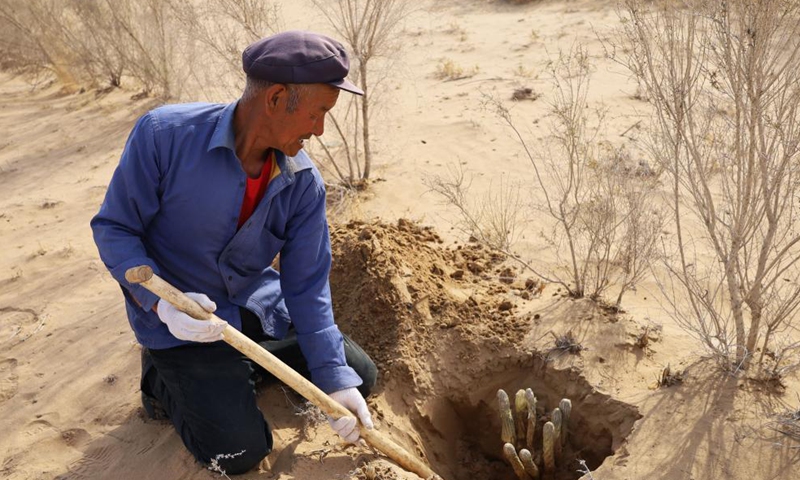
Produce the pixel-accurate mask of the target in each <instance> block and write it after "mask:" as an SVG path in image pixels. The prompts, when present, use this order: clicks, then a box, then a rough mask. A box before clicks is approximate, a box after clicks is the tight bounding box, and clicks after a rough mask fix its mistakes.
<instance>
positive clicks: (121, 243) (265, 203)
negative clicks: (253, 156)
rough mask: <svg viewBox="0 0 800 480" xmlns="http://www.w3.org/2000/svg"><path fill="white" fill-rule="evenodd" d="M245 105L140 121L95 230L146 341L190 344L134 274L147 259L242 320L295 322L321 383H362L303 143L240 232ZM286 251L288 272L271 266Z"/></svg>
mask: <svg viewBox="0 0 800 480" xmlns="http://www.w3.org/2000/svg"><path fill="white" fill-rule="evenodd" d="M235 108H236V103H232V104H229V105H220V104H201V103H195V104H182V105H171V106H165V107H161V108H158V109H155V110H153V111H151V112H149V113H147V114H145V115H144V116H143V117H142V118H140V119H139V121H138V122H137V123H136V126H135V127H134V128H133V131H132V132H131V134H130V137H129V138H128V142H127V144H126V145H125V150H124V151H123V153H122V158H121V159H120V163H119V166H118V167H117V169H116V171H115V172H114V175H113V177H112V179H111V183H110V185H109V187H108V191H107V193H106V197H105V200H104V201H103V205H102V206H101V207H100V211H99V212H98V214H97V215H96V216H95V217H94V218H93V219H92V221H91V226H92V230H93V233H94V240H95V243H96V244H97V247H98V250H99V251H100V257H101V259H102V260H103V262H104V263H105V265H106V267H107V268H108V269H109V271H110V272H111V275H112V276H113V277H114V278H115V279H116V280H117V281H118V282H119V283H120V285H122V287H124V288H123V289H122V291H123V294H124V295H125V304H126V308H127V313H128V320H129V322H130V324H131V327H132V328H133V331H134V332H135V334H136V338H137V340H138V341H139V343H141V344H142V345H144V346H145V347H148V348H153V349H162V348H169V347H174V346H177V345H182V344H185V343H186V342H184V341H181V340H178V339H177V338H175V337H173V336H172V335H171V334H170V333H169V330H168V329H167V326H166V325H165V324H163V323H162V322H161V321H160V320H159V318H158V315H157V314H156V313H154V312H153V311H152V307H153V305H154V304H155V303H156V302H157V300H158V298H157V297H156V296H155V295H154V294H152V293H150V292H149V291H147V290H146V289H144V287H142V286H139V285H131V284H129V283H128V282H127V281H126V280H125V271H126V270H127V269H129V268H131V267H134V266H137V265H149V266H151V267H152V268H153V270H154V271H155V272H156V273H157V274H158V275H160V276H161V277H162V278H164V280H166V281H167V282H169V283H171V284H173V285H175V286H176V287H177V288H178V289H180V290H182V291H184V292H201V293H205V294H206V295H208V296H209V297H210V298H211V299H212V300H213V301H215V302H216V303H217V311H216V312H215V313H216V314H217V315H218V316H219V317H220V318H222V319H224V320H227V321H228V322H229V323H230V324H231V325H232V326H233V327H235V328H237V329H239V330H241V317H240V314H239V307H246V308H247V309H249V310H251V311H252V312H254V313H255V314H256V315H257V316H258V317H259V318H260V319H261V323H262V327H263V328H264V331H265V332H266V333H267V334H268V335H271V336H273V337H275V338H283V337H284V336H285V335H286V333H287V331H288V328H289V324H290V322H291V323H293V324H294V327H295V330H296V332H297V339H298V342H299V344H300V348H301V350H302V352H303V354H304V356H305V357H306V360H307V361H308V367H309V370H310V371H311V377H312V381H313V382H314V383H315V384H316V385H317V386H318V387H320V388H321V389H322V390H323V391H325V392H328V393H330V392H333V391H336V390H341V389H343V388H347V387H354V386H358V385H360V384H361V379H360V378H359V377H358V375H357V374H356V373H355V371H354V370H353V369H352V368H350V367H348V366H347V364H346V362H345V357H344V345H343V339H342V335H341V333H340V332H339V329H338V328H337V327H336V325H335V324H334V321H333V311H332V307H331V295H330V287H329V285H328V274H329V272H330V266H331V246H330V238H329V234H328V223H327V218H326V215H325V187H324V183H323V181H322V178H321V176H320V174H319V171H318V170H317V169H316V168H315V167H314V165H313V164H312V162H311V160H310V159H309V158H308V156H307V155H306V154H305V153H304V152H303V151H300V153H299V154H298V155H297V156H295V157H286V156H285V155H283V154H282V153H281V152H276V160H277V161H276V168H273V179H272V181H271V182H270V183H269V186H268V187H267V191H266V193H265V195H264V198H263V200H261V202H260V203H259V204H258V206H257V208H256V210H255V211H254V212H253V215H252V216H251V217H250V219H249V220H247V222H245V224H244V225H242V227H241V229H239V230H238V231H237V221H238V218H239V211H240V209H241V205H242V201H243V198H244V191H245V185H246V178H247V175H246V174H245V172H244V170H243V169H242V167H241V164H240V162H239V159H238V158H237V157H236V152H235V143H234V131H233V113H234V110H235ZM279 252H280V270H281V271H280V273H278V272H277V271H276V270H275V269H273V268H271V267H270V264H271V263H272V261H273V259H274V258H275V256H276V255H277V254H278V253H279Z"/></svg>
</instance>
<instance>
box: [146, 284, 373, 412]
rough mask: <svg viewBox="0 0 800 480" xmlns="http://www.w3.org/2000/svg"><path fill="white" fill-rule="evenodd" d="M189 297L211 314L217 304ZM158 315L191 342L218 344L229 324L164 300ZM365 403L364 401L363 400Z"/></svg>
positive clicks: (200, 296)
mask: <svg viewBox="0 0 800 480" xmlns="http://www.w3.org/2000/svg"><path fill="white" fill-rule="evenodd" d="M186 296H187V297H189V298H191V299H192V300H194V301H195V302H197V303H199V304H200V306H201V307H203V310H205V311H207V312H209V313H211V312H213V311H214V310H216V309H217V304H216V303H214V302H212V301H211V299H210V298H208V297H207V296H205V295H204V294H202V293H187V294H186ZM156 313H158V318H160V319H161V321H162V322H164V323H166V324H167V327H168V328H169V332H170V333H171V334H172V335H174V336H175V338H177V339H179V340H187V341H190V342H216V341H218V340H222V331H223V330H225V326H226V325H227V323H225V322H221V321H219V320H198V319H196V318H192V317H190V316H189V315H187V314H185V313H183V312H181V311H180V310H178V309H177V308H175V307H174V306H172V304H171V303H169V302H167V301H166V300H164V299H161V300H159V301H158V304H157V306H156ZM362 401H363V400H362Z"/></svg>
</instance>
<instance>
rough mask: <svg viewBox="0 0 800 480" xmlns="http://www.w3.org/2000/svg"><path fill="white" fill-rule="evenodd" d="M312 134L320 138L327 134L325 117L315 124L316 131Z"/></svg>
mask: <svg viewBox="0 0 800 480" xmlns="http://www.w3.org/2000/svg"><path fill="white" fill-rule="evenodd" d="M311 133H313V134H314V135H316V136H318V137H321V136H322V134H323V133H325V115H323V116H321V117H319V119H318V120H317V121H316V122H314V129H313V130H312V131H311Z"/></svg>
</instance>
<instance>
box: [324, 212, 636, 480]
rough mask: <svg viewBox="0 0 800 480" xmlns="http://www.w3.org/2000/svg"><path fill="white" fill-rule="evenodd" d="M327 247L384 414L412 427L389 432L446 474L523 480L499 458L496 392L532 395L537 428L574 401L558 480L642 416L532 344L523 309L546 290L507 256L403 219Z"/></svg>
mask: <svg viewBox="0 0 800 480" xmlns="http://www.w3.org/2000/svg"><path fill="white" fill-rule="evenodd" d="M331 239H332V244H333V256H334V261H333V269H332V272H331V287H332V289H333V301H334V309H335V311H336V318H337V322H338V323H339V325H340V327H341V329H342V330H343V331H344V332H346V333H347V334H348V335H350V336H351V337H353V338H354V339H355V340H356V341H357V342H358V343H359V344H360V345H361V346H362V347H363V348H364V349H365V351H366V352H367V353H368V354H369V355H370V356H371V357H372V358H373V359H374V360H375V362H376V364H377V365H378V368H379V370H380V374H381V376H380V378H379V386H378V388H379V389H380V391H381V392H382V393H383V397H384V398H385V399H386V404H387V405H388V407H387V408H390V409H392V410H393V413H394V415H395V416H397V417H400V418H405V419H407V420H408V422H409V423H407V424H404V425H402V426H400V425H393V426H392V427H393V428H390V431H392V434H393V435H394V436H395V437H396V438H397V437H401V438H403V439H404V440H405V443H406V444H407V445H408V446H409V448H410V449H412V451H413V450H415V451H417V452H418V453H419V454H420V455H423V456H425V457H426V458H427V460H428V461H429V462H430V463H431V465H432V467H433V468H434V470H436V471H437V472H438V473H440V474H442V475H444V476H445V478H448V479H454V480H459V479H470V480H473V479H475V478H482V479H498V480H506V479H508V480H510V479H513V478H516V477H515V475H514V473H513V471H512V470H511V468H510V467H509V466H508V465H507V464H506V462H505V461H504V460H503V459H502V442H501V441H500V420H499V416H498V413H497V407H496V402H495V398H496V393H497V390H498V388H503V389H504V390H506V391H507V392H508V393H509V396H511V397H512V398H513V395H514V393H515V392H516V391H517V390H518V389H524V388H532V389H533V391H534V392H535V394H536V396H537V398H538V399H539V403H538V410H539V415H538V416H539V418H540V422H539V423H540V424H539V431H541V424H542V423H543V422H544V421H545V420H546V419H547V418H548V416H549V414H550V412H552V409H553V408H555V407H556V406H558V402H559V400H560V399H561V398H570V399H571V400H572V405H573V414H572V418H573V420H572V422H571V424H570V437H569V441H568V444H567V445H566V446H565V449H564V461H563V462H562V465H560V466H559V471H558V472H557V474H556V476H555V478H556V479H557V480H562V479H564V480H566V479H575V478H578V477H580V474H578V473H576V471H577V468H578V463H577V459H582V460H585V461H586V462H587V465H588V466H589V468H591V469H594V468H597V467H598V466H599V465H600V464H601V463H602V462H603V460H604V459H605V458H606V457H607V456H609V455H613V453H614V451H616V449H617V448H618V447H619V446H620V445H621V444H622V442H623V441H624V439H625V437H626V436H627V435H628V433H630V431H631V430H632V428H633V424H634V422H635V421H636V420H637V419H638V418H639V417H640V415H639V413H638V411H637V410H636V409H635V408H634V407H632V406H630V405H627V404H624V403H622V402H619V401H616V400H614V399H612V398H610V397H608V396H607V395H604V394H600V393H598V392H597V391H596V390H595V389H594V388H593V387H592V386H591V385H590V384H589V383H588V382H587V381H586V380H585V379H584V378H583V376H582V375H581V374H580V372H579V371H577V370H575V369H568V370H558V369H555V368H552V366H551V365H550V363H549V362H548V361H547V356H546V355H544V354H542V353H540V352H537V351H535V350H533V349H532V348H530V347H526V346H525V342H524V340H523V339H524V337H525V334H526V332H527V331H528V330H529V328H530V325H531V323H532V321H533V318H532V316H531V315H530V314H522V313H520V312H521V311H522V310H523V309H522V308H521V307H522V306H523V305H525V304H526V302H528V301H529V300H530V299H531V298H533V297H535V296H536V295H537V293H539V292H541V287H542V286H541V285H540V284H539V282H538V281H536V280H535V279H532V278H523V277H521V276H519V275H518V272H517V271H516V270H515V268H514V267H513V266H509V265H508V264H506V263H504V258H503V257H502V256H501V255H499V254H497V253H494V252H491V251H489V250H488V249H486V248H484V247H482V246H481V245H479V244H472V243H470V244H466V245H456V246H453V247H447V248H445V247H444V246H443V245H442V244H443V242H442V240H441V238H440V237H439V236H438V235H437V234H436V233H435V232H434V231H433V230H432V229H430V228H428V227H423V226H420V225H418V224H416V223H414V222H411V221H408V220H403V219H401V220H399V221H398V222H397V224H386V223H381V222H377V221H376V222H371V223H365V222H359V221H353V222H350V223H347V224H345V225H341V226H338V227H336V228H335V229H334V230H333V231H332V232H331ZM382 417H383V416H382V415H381V412H380V411H379V412H378V419H379V420H380V419H381V418H382ZM537 443H540V441H539V442H537Z"/></svg>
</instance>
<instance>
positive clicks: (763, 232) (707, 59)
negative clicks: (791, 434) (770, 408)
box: [616, 0, 800, 369]
mask: <svg viewBox="0 0 800 480" xmlns="http://www.w3.org/2000/svg"><path fill="white" fill-rule="evenodd" d="M799 14H800V4H798V3H797V2H791V1H784V0H762V1H759V2H752V1H746V0H733V1H730V0H696V1H690V2H682V3H681V5H680V6H678V5H674V4H673V3H671V2H655V3H651V2H645V1H639V0H626V1H625V2H624V6H623V8H622V9H621V11H620V16H621V20H622V22H623V25H622V31H621V35H622V37H621V38H623V39H624V42H623V44H621V45H617V46H619V47H621V48H619V49H616V50H617V51H624V52H626V53H625V55H624V56H621V57H617V58H618V60H619V61H620V62H622V63H624V64H625V65H626V66H627V67H629V68H630V71H631V72H632V73H633V74H634V75H635V76H636V78H637V80H638V81H639V83H640V84H641V85H642V87H643V88H644V90H645V92H646V96H647V98H648V101H649V102H650V104H651V105H652V108H653V112H654V115H653V123H652V129H651V130H652V132H653V133H652V137H651V138H650V139H649V150H650V152H651V154H652V157H653V158H654V159H655V161H656V162H658V164H659V165H660V167H661V168H662V169H663V170H664V172H665V173H666V174H667V176H668V177H669V184H670V190H671V192H670V194H671V197H672V198H671V200H670V203H671V209H672V212H671V214H672V215H671V217H672V221H673V222H674V229H675V234H674V236H673V237H671V238H670V239H669V241H668V242H665V250H666V252H667V254H668V255H667V257H666V258H667V262H666V268H667V275H664V276H662V282H663V283H662V287H663V289H664V292H665V293H666V297H667V299H668V301H669V302H670V303H671V307H672V312H673V315H674V316H675V318H676V320H677V321H678V322H679V323H680V324H681V325H682V326H683V327H684V328H685V329H686V330H687V331H689V332H690V333H692V334H694V335H695V336H696V337H697V338H699V339H700V340H701V341H702V343H703V345H705V347H707V349H708V350H709V351H710V352H712V353H713V354H714V356H715V357H716V358H717V359H718V360H720V362H721V364H722V365H724V366H725V368H736V369H738V368H747V367H748V365H749V364H750V362H751V360H752V359H753V358H754V355H755V354H757V352H758V351H759V350H760V354H759V356H758V359H757V363H758V364H759V365H761V364H763V360H764V356H765V354H767V352H771V351H774V347H775V346H776V345H777V344H778V340H780V339H781V338H783V337H785V336H786V335H787V329H788V328H789V327H791V325H792V324H793V323H796V321H795V317H796V315H797V311H798V306H799V305H800V270H798V260H800V249H798V243H800V232H798V231H797V228H796V225H797V223H798V220H800V218H798V210H797V203H796V202H797V198H798V197H799V196H800V122H798V119H799V118H800V117H799V116H798V115H799V114H800V76H798V75H797V72H798V71H800V15H799Z"/></svg>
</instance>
